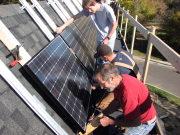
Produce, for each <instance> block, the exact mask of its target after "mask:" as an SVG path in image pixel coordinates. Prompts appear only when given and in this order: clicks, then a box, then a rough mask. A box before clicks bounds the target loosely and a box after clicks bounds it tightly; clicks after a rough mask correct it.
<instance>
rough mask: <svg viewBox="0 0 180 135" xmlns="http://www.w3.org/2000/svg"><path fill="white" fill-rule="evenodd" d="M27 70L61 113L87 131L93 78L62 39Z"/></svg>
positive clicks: (36, 57) (38, 57)
mask: <svg viewBox="0 0 180 135" xmlns="http://www.w3.org/2000/svg"><path fill="white" fill-rule="evenodd" d="M25 68H26V69H27V70H28V71H29V72H30V73H31V75H32V76H33V77H35V80H36V81H37V82H38V83H39V84H40V85H41V86H42V88H43V90H44V91H45V92H46V93H47V95H48V96H49V97H50V98H51V99H52V100H53V101H54V102H55V103H56V105H57V106H58V107H59V108H60V110H61V111H62V112H63V113H64V114H65V115H66V116H67V117H68V118H69V119H70V120H71V121H72V122H73V123H74V124H75V125H76V127H77V128H78V129H79V130H80V131H82V132H85V129H86V124H87V117H88V109H89V103H90V95H91V83H90V81H91V76H90V75H89V73H88V72H87V71H86V68H84V66H83V65H82V63H81V62H80V61H79V60H78V59H77V57H76V56H75V55H74V54H73V53H72V51H71V50H70V48H69V47H68V46H67V45H66V43H65V42H64V41H63V40H62V38H61V37H60V36H58V37H56V38H55V39H54V40H53V41H51V42H50V43H49V44H48V45H47V46H46V47H45V48H43V49H42V50H41V51H40V52H39V53H38V54H37V55H36V56H35V57H34V58H32V59H31V60H30V61H29V62H28V63H27V64H26V65H25Z"/></svg>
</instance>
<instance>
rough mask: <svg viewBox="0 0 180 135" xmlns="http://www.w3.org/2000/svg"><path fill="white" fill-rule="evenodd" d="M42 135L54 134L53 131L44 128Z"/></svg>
mask: <svg viewBox="0 0 180 135" xmlns="http://www.w3.org/2000/svg"><path fill="white" fill-rule="evenodd" d="M43 135H54V133H53V132H52V131H51V130H50V129H49V128H45V129H44V132H43Z"/></svg>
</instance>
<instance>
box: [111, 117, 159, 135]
mask: <svg viewBox="0 0 180 135" xmlns="http://www.w3.org/2000/svg"><path fill="white" fill-rule="evenodd" d="M119 117H123V115H120V116H118V117H117V118H116V119H118V118H119ZM155 124H156V120H155V121H154V122H153V123H151V124H150V125H147V124H141V125H140V126H137V127H131V128H130V129H129V130H128V131H127V132H125V133H123V134H120V133H118V130H117V128H115V127H114V125H113V126H111V127H110V128H109V135H147V134H148V133H149V132H150V131H151V130H152V129H153V127H154V126H155Z"/></svg>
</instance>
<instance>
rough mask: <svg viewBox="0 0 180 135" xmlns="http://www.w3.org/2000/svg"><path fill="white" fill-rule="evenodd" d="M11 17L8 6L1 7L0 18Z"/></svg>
mask: <svg viewBox="0 0 180 135" xmlns="http://www.w3.org/2000/svg"><path fill="white" fill-rule="evenodd" d="M8 15H9V12H8V10H7V5H1V7H0V16H1V17H2V18H4V17H7V16H8Z"/></svg>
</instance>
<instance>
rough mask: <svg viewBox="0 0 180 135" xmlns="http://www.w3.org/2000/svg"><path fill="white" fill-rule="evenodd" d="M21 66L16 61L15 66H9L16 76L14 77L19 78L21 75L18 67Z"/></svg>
mask: <svg viewBox="0 0 180 135" xmlns="http://www.w3.org/2000/svg"><path fill="white" fill-rule="evenodd" d="M20 68H21V65H20V64H19V63H17V64H16V65H15V66H13V67H11V68H10V70H11V72H12V73H13V74H14V75H15V76H16V78H19V77H20V76H22V74H21V72H19V69H20Z"/></svg>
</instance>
